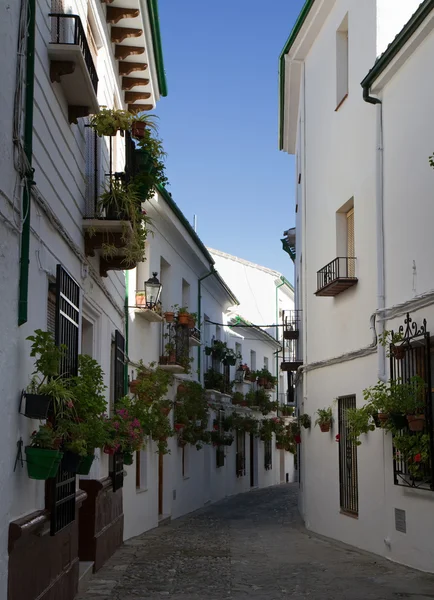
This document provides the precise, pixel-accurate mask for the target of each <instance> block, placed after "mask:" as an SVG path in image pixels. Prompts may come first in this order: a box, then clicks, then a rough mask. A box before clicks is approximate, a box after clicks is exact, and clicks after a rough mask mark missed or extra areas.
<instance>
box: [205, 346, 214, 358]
mask: <svg viewBox="0 0 434 600" xmlns="http://www.w3.org/2000/svg"><path fill="white" fill-rule="evenodd" d="M211 353H212V348H211V346H205V354H206V356H211Z"/></svg>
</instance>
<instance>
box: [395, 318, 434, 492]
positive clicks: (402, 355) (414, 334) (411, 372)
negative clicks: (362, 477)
mask: <svg viewBox="0 0 434 600" xmlns="http://www.w3.org/2000/svg"><path fill="white" fill-rule="evenodd" d="M398 332H399V333H400V334H401V337H402V339H401V341H399V342H398V343H396V344H391V346H390V377H391V379H394V380H399V381H402V382H404V383H405V382H409V381H410V379H411V378H412V377H414V376H418V377H421V378H422V379H423V380H424V381H425V384H426V385H425V422H426V427H425V430H424V431H423V432H421V433H419V434H418V433H416V432H412V431H409V430H408V429H407V427H406V423H405V420H404V421H403V425H404V426H405V427H404V428H403V429H402V430H401V432H400V433H398V434H397V435H428V436H429V448H428V460H427V461H424V462H423V463H421V464H420V465H419V466H418V472H417V476H415V475H414V474H413V475H412V474H411V473H410V472H409V469H408V459H409V457H406V456H402V455H401V454H400V453H399V452H398V451H397V450H396V448H394V449H393V458H394V460H393V478H394V483H395V485H402V486H405V487H413V488H420V489H425V490H434V483H433V482H434V460H433V459H434V444H433V411H432V390H431V346H430V333H429V332H428V331H427V323H426V320H424V321H423V323H422V326H421V327H420V328H419V327H418V326H417V323H415V322H414V321H413V319H412V318H411V317H410V314H409V313H407V316H406V318H405V320H404V325H401V326H400V327H399V330H398ZM392 335H394V332H392ZM404 419H405V418H404Z"/></svg>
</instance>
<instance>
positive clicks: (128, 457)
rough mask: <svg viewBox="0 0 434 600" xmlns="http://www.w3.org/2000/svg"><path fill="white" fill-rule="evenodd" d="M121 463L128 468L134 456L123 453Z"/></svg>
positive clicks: (130, 453) (129, 453)
mask: <svg viewBox="0 0 434 600" xmlns="http://www.w3.org/2000/svg"><path fill="white" fill-rule="evenodd" d="M123 461H124V465H127V466H130V465H132V464H133V462H134V455H133V453H132V452H124V453H123Z"/></svg>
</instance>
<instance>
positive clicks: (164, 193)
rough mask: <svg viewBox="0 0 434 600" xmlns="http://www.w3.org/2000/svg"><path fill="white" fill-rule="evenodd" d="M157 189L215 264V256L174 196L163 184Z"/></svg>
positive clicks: (202, 250) (211, 263)
mask: <svg viewBox="0 0 434 600" xmlns="http://www.w3.org/2000/svg"><path fill="white" fill-rule="evenodd" d="M156 190H157V192H158V193H159V194H161V195H162V196H163V198H164V200H165V201H166V202H167V204H168V205H169V207H170V208H171V210H172V212H173V213H174V214H175V215H176V216H177V217H178V219H179V220H180V221H181V223H182V224H183V225H184V227H185V228H186V230H187V231H188V233H189V234H190V237H191V238H192V240H193V241H194V243H195V244H196V246H197V247H198V248H199V250H200V251H201V252H202V254H203V255H204V256H205V258H206V260H207V261H208V262H209V264H210V265H211V266H213V265H214V264H215V262H214V259H213V257H212V256H211V254H210V253H209V252H208V250H207V248H206V246H205V244H204V243H203V242H202V240H201V239H200V237H199V236H198V235H197V233H196V232H195V230H194V229H193V227H192V226H191V225H190V223H189V222H188V220H187V218H186V217H185V215H184V213H183V212H182V210H181V209H180V208H179V206H178V205H177V204H176V202H175V200H174V199H173V198H172V195H171V194H170V193H169V192H168V191H167V190H166V188H165V187H164V186H162V185H161V184H157V185H156Z"/></svg>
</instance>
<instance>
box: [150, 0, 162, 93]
mask: <svg viewBox="0 0 434 600" xmlns="http://www.w3.org/2000/svg"><path fill="white" fill-rule="evenodd" d="M146 1H147V6H148V14H149V22H150V24H151V34H152V45H153V46H154V56H155V65H156V67H157V78H158V88H159V90H160V96H167V81H166V73H165V71H164V59H163V48H162V44H161V31H160V19H159V16H158V0H146Z"/></svg>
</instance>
